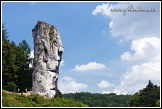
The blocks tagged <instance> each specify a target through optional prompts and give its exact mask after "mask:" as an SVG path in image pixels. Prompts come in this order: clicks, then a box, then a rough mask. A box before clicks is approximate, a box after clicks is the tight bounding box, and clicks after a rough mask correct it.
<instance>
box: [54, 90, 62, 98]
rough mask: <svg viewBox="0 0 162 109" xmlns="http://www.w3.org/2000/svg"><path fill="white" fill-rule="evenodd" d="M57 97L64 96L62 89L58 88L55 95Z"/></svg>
mask: <svg viewBox="0 0 162 109" xmlns="http://www.w3.org/2000/svg"><path fill="white" fill-rule="evenodd" d="M55 97H56V98H62V97H63V95H62V93H61V92H60V90H57V93H56V96H55Z"/></svg>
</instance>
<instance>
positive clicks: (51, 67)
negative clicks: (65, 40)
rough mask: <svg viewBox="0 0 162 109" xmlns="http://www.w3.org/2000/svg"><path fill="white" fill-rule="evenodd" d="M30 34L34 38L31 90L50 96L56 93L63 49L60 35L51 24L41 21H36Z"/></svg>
mask: <svg viewBox="0 0 162 109" xmlns="http://www.w3.org/2000/svg"><path fill="white" fill-rule="evenodd" d="M32 35H33V38H34V60H33V75H32V82H33V87H32V91H33V92H34V93H38V94H40V95H44V96H46V97H48V98H52V97H54V96H56V95H57V90H58V87H57V81H58V76H59V65H60V62H61V59H62V53H63V50H64V48H63V45H62V41H61V37H60V34H59V32H58V31H57V30H56V28H55V27H54V26H53V25H50V24H48V23H46V22H43V21H38V23H37V24H36V26H35V27H34V29H33V30H32Z"/></svg>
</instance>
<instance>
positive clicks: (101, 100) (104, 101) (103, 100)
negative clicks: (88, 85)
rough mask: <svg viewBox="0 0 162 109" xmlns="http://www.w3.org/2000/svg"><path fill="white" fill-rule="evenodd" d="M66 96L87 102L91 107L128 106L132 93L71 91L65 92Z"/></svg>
mask: <svg viewBox="0 0 162 109" xmlns="http://www.w3.org/2000/svg"><path fill="white" fill-rule="evenodd" d="M63 96H64V97H65V98H71V99H73V100H76V101H79V102H82V103H84V104H87V105H88V106H90V107H128V106H129V100H130V98H131V95H116V94H114V93H112V94H99V93H94V94H92V93H89V92H81V93H69V94H63Z"/></svg>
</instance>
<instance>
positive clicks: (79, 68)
mask: <svg viewBox="0 0 162 109" xmlns="http://www.w3.org/2000/svg"><path fill="white" fill-rule="evenodd" d="M105 68H106V66H105V65H104V64H100V63H97V62H89V63H88V64H83V65H76V66H75V68H74V69H72V70H74V71H78V72H83V71H90V70H103V69H105Z"/></svg>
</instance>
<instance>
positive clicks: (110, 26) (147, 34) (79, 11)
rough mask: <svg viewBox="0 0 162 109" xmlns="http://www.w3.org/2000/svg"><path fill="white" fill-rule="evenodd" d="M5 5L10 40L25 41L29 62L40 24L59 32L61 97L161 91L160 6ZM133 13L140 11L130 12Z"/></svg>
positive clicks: (41, 3)
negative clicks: (156, 88) (153, 87)
mask: <svg viewBox="0 0 162 109" xmlns="http://www.w3.org/2000/svg"><path fill="white" fill-rule="evenodd" d="M1 5H2V17H1V19H2V22H3V23H5V27H6V28H7V31H8V34H9V37H8V38H9V40H11V41H14V42H15V43H16V44H19V42H21V41H22V40H26V41H27V42H28V44H29V46H30V48H31V50H32V51H31V56H32V55H33V54H32V53H33V48H34V44H33V37H32V29H33V28H34V26H35V25H36V23H37V21H38V20H42V21H45V22H47V23H50V24H52V25H54V26H55V27H56V28H57V30H58V31H59V33H60V36H61V39H62V43H63V46H64V53H63V55H62V59H63V60H62V63H61V65H60V73H59V80H58V81H59V82H58V87H59V90H60V91H61V92H62V93H76V92H91V93H116V94H134V93H136V92H137V91H138V90H140V89H142V88H144V87H146V85H147V84H148V81H149V80H151V81H152V82H153V83H154V84H156V85H158V86H159V85H161V73H160V72H161V67H160V66H161V61H160V60H161V50H160V49H161V41H160V36H161V33H160V28H161V25H160V10H161V9H160V2H2V3H1ZM133 8H134V9H139V10H138V11H137V12H134V11H131V10H127V9H133ZM140 9H145V11H141V10H140ZM151 9H152V10H154V11H150V10H151ZM114 10H116V11H114ZM148 10H149V12H148Z"/></svg>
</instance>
